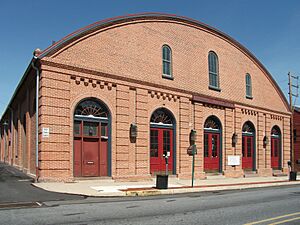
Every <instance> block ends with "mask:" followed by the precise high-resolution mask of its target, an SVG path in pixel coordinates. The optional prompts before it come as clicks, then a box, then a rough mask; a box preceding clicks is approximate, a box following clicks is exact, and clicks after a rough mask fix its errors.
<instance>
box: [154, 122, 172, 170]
mask: <svg viewBox="0 0 300 225" xmlns="http://www.w3.org/2000/svg"><path fill="white" fill-rule="evenodd" d="M168 153H169V158H168V172H169V174H172V173H173V158H174V155H173V154H174V153H173V129H167V128H150V172H151V174H157V173H164V172H165V171H166V160H165V158H164V155H166V154H168Z"/></svg>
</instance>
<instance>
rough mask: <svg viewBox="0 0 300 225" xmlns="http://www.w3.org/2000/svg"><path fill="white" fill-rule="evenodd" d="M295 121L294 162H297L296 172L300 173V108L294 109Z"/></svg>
mask: <svg viewBox="0 0 300 225" xmlns="http://www.w3.org/2000/svg"><path fill="white" fill-rule="evenodd" d="M293 120H294V160H295V162H296V163H295V171H297V172H300V108H299V107H295V108H294V112H293ZM297 162H298V163H297Z"/></svg>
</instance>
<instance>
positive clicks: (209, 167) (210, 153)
mask: <svg viewBox="0 0 300 225" xmlns="http://www.w3.org/2000/svg"><path fill="white" fill-rule="evenodd" d="M220 160H221V156H220V134H218V133H208V132H207V133H204V171H205V172H219V171H220Z"/></svg>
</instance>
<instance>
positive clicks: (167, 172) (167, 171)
mask: <svg viewBox="0 0 300 225" xmlns="http://www.w3.org/2000/svg"><path fill="white" fill-rule="evenodd" d="M168 164H169V162H168V156H166V175H167V176H168V175H169V170H168Z"/></svg>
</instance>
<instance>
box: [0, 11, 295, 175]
mask: <svg viewBox="0 0 300 225" xmlns="http://www.w3.org/2000/svg"><path fill="white" fill-rule="evenodd" d="M37 87H38V88H37ZM36 96H38V98H36ZM37 115H38V116H37ZM290 119H291V112H290V110H289V106H288V103H287V101H286V99H285V97H284V95H283V93H282V92H281V90H280V88H279V87H278V85H277V84H276V82H275V81H274V79H273V78H272V76H271V75H270V74H269V72H268V71H267V70H266V69H265V67H264V66H263V65H262V63H260V62H259V61H258V60H257V58H256V57H255V56H254V55H252V54H251V53H250V52H249V51H248V50H247V49H246V48H245V47H243V46H242V45H241V44H239V43H238V42H237V41H235V40H234V39H233V38H231V37H229V36H228V35H226V34H224V33H222V32H220V31H218V30H216V29H215V28H212V27H210V26H208V25H205V24H203V23H201V22H198V21H195V20H192V19H189V18H185V17H180V16H175V15H166V14H153V13H152V14H138V15H130V16H124V17H117V18H113V19H107V20H104V21H100V22H96V23H94V24H91V25H89V26H87V27H84V28H82V29H79V30H78V31H76V32H74V33H72V34H70V35H68V36H66V37H65V38H63V39H62V40H60V41H58V42H56V43H54V44H53V45H52V46H50V47H49V48H47V49H45V50H43V51H39V50H36V51H35V53H34V57H33V59H32V61H31V63H30V64H29V66H28V68H27V70H26V72H25V74H24V75H23V78H22V80H21V82H20V83H19V85H18V87H17V89H16V90H15V93H14V94H13V97H12V99H11V101H10V102H9V105H8V107H7V109H6V111H5V113H4V115H3V117H2V118H1V152H0V155H1V161H5V162H7V163H10V164H13V165H15V166H17V167H19V168H20V169H22V170H24V171H27V172H28V173H30V174H33V175H34V176H36V177H38V178H39V179H40V180H64V181H67V180H73V179H76V178H77V177H112V178H113V179H126V180H134V179H148V178H150V177H151V176H153V175H155V174H157V173H162V172H163V171H165V166H166V165H165V160H164V158H163V155H169V165H168V168H169V172H170V173H171V174H174V175H176V176H177V177H179V178H188V177H190V176H191V170H192V169H191V165H192V162H191V161H192V157H190V156H189V155H188V154H187V149H188V147H189V134H190V131H191V130H192V129H194V130H196V131H197V140H196V145H197V149H198V154H197V155H196V162H195V177H196V178H205V177H207V176H210V175H212V174H221V175H224V176H226V177H241V176H247V175H248V174H253V173H254V174H257V175H258V176H271V175H272V174H274V173H287V172H288V168H287V161H289V160H290ZM37 121H38V122H37ZM37 130H38V135H37V133H36V131H37Z"/></svg>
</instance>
